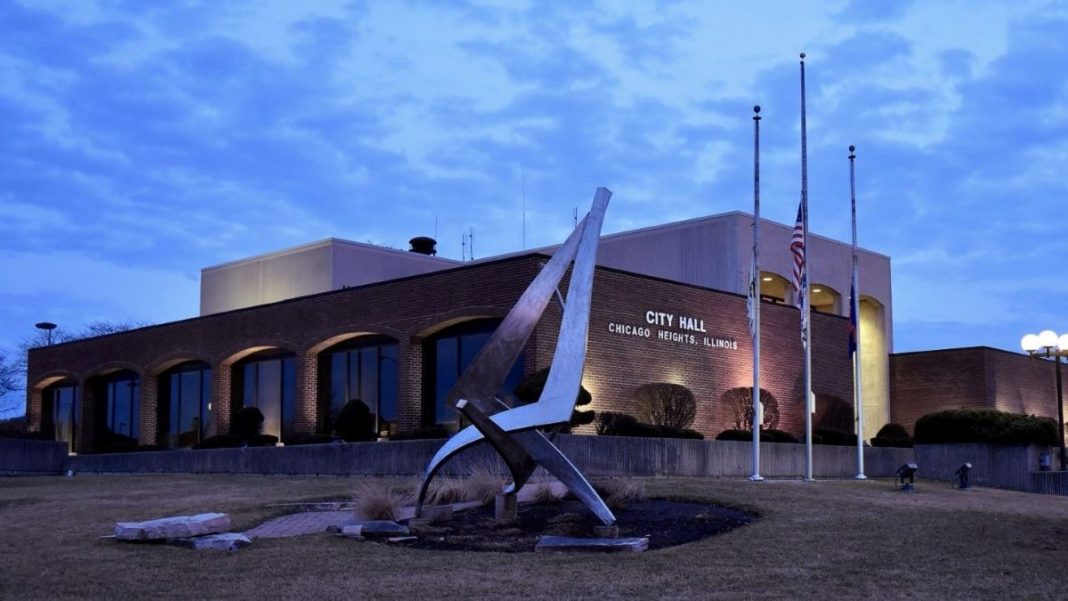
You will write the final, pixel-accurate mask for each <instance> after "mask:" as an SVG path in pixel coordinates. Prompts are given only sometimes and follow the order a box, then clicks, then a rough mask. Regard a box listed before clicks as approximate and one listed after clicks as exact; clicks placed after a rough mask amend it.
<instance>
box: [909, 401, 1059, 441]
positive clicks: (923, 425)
mask: <svg viewBox="0 0 1068 601" xmlns="http://www.w3.org/2000/svg"><path fill="white" fill-rule="evenodd" d="M915 433H916V434H915V441H916V443H917V444H940V443H961V442H985V443H992V444H1039V445H1049V446H1053V445H1056V444H1057V423H1056V422H1055V421H1053V420H1052V419H1049V418H1047V417H1035V416H1034V415H1023V414H1019V413H1007V412H1004V411H998V410H997V409H949V410H946V411H938V412H935V413H928V414H927V415H925V416H923V417H921V418H920V419H918V420H917V421H916V429H915Z"/></svg>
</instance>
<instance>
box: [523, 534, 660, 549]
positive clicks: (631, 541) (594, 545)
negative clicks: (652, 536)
mask: <svg viewBox="0 0 1068 601" xmlns="http://www.w3.org/2000/svg"><path fill="white" fill-rule="evenodd" d="M648 548H649V539H648V538H645V537H640V538H576V537H572V536H543V537H541V539H539V540H538V544H537V545H535V546H534V550H535V551H537V552H539V553H543V552H561V551H564V552H582V553H641V552H642V551H645V550H646V549H648Z"/></svg>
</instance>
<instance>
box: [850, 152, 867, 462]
mask: <svg viewBox="0 0 1068 601" xmlns="http://www.w3.org/2000/svg"><path fill="white" fill-rule="evenodd" d="M856 149H857V147H856V146H853V145H852V144H850V146H849V203H850V205H851V207H852V213H853V282H852V286H850V288H851V292H852V294H850V295H849V296H850V298H849V302H850V303H851V304H852V306H851V307H849V310H850V311H851V312H852V320H851V321H852V322H853V323H851V324H850V325H851V326H852V327H853V347H854V348H853V407H854V409H853V410H854V411H855V412H856V415H857V475H856V479H857V480H867V479H868V477H867V476H865V475H864V402H863V400H862V398H861V381H860V279H859V277H858V267H857V264H858V261H857V178H856V169H855V165H854V162H853V160H854V159H856V158H857V155H856V153H855V151H856Z"/></svg>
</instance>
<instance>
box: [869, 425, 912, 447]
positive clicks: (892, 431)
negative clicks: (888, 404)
mask: <svg viewBox="0 0 1068 601" xmlns="http://www.w3.org/2000/svg"><path fill="white" fill-rule="evenodd" d="M871 446H873V447H900V448H909V449H910V448H912V437H911V436H909V431H908V430H906V429H905V426H902V425H901V424H895V423H889V424H886V425H885V426H883V427H882V428H879V431H878V432H877V433H876V434H875V438H873V439H871Z"/></svg>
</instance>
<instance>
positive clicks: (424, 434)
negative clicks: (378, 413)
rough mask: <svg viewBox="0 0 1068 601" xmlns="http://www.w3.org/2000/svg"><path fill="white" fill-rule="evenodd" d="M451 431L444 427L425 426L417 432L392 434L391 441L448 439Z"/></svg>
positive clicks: (417, 429)
mask: <svg viewBox="0 0 1068 601" xmlns="http://www.w3.org/2000/svg"><path fill="white" fill-rule="evenodd" d="M448 437H449V431H448V430H446V429H445V428H444V427H443V426H424V427H422V428H416V429H415V430H408V431H407V432H404V431H402V432H397V433H395V434H390V435H389V439H390V440H428V439H434V438H448Z"/></svg>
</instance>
